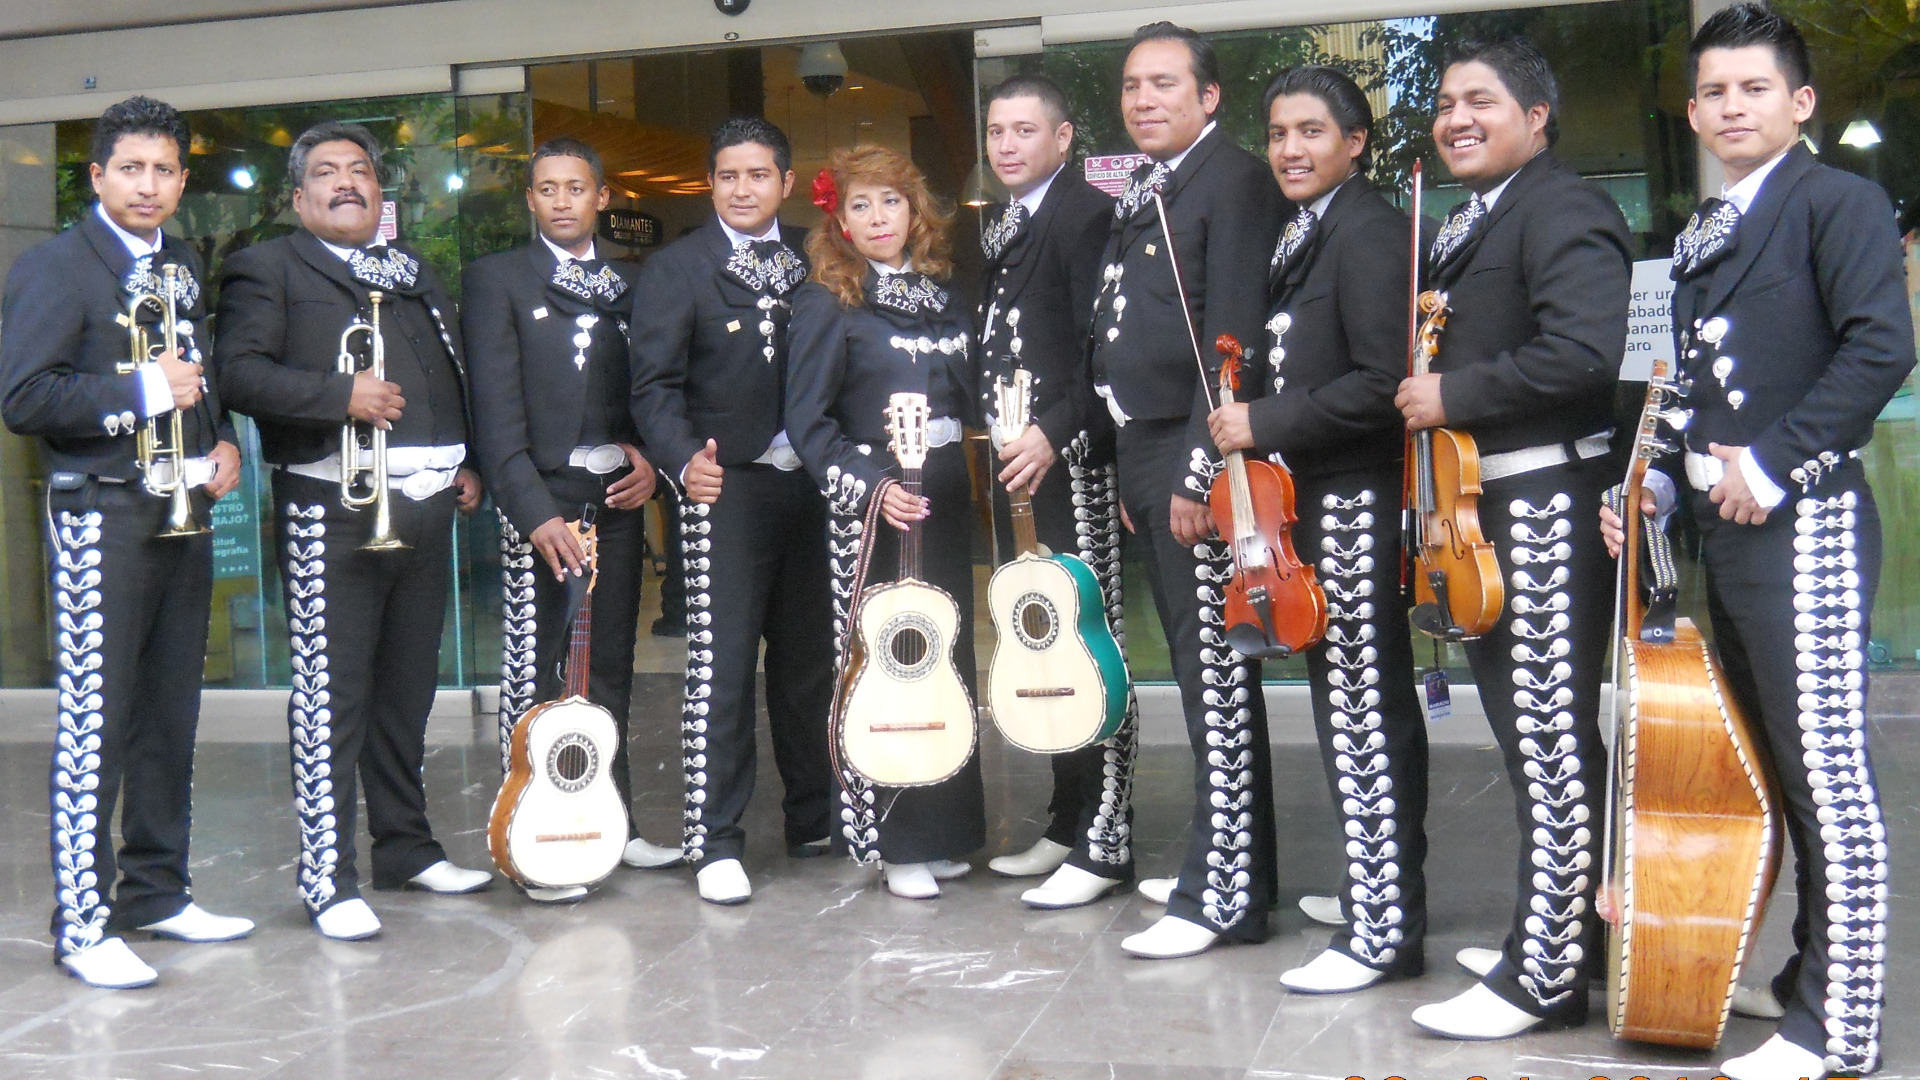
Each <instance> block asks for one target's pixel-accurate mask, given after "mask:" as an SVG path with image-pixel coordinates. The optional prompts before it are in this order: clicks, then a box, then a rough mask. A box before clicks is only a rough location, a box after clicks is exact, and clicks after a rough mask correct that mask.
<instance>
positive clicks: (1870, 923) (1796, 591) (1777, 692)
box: [1692, 461, 1892, 1075]
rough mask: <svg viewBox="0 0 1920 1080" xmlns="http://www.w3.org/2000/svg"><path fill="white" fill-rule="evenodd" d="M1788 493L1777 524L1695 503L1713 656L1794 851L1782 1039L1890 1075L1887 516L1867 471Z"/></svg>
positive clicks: (1842, 471) (1854, 470)
mask: <svg viewBox="0 0 1920 1080" xmlns="http://www.w3.org/2000/svg"><path fill="white" fill-rule="evenodd" d="M1799 488H1800V485H1798V484H1792V485H1790V486H1789V489H1788V494H1787V497H1786V499H1785V500H1783V501H1782V502H1781V503H1780V505H1779V506H1777V507H1775V508H1774V509H1773V511H1772V512H1771V513H1769V514H1768V516H1767V520H1766V522H1765V523H1764V524H1762V525H1758V526H1753V525H1736V524H1734V523H1733V522H1730V521H1723V520H1721V519H1720V517H1719V513H1718V511H1719V508H1718V507H1716V506H1714V505H1713V504H1712V503H1710V502H1708V501H1707V499H1706V498H1705V496H1704V495H1701V494H1699V493H1695V494H1694V495H1693V500H1692V501H1693V508H1694V520H1695V521H1696V522H1698V523H1699V526H1700V532H1701V536H1702V552H1703V554H1704V559H1705V562H1706V567H1707V586H1708V613H1709V615H1710V617H1711V619H1712V622H1713V640H1714V646H1715V648H1716V649H1717V651H1718V652H1719V656H1720V663H1721V667H1722V669H1723V670H1724V671H1725V673H1726V677H1727V683H1728V686H1729V688H1730V689H1731V691H1732V693H1733V696H1734V699H1735V700H1736V701H1738V702H1739V703H1740V706H1741V708H1742V709H1743V710H1745V712H1746V715H1747V718H1748V720H1749V721H1754V720H1757V721H1758V723H1759V725H1760V727H1761V728H1762V729H1764V731H1765V733H1766V741H1767V745H1768V749H1769V750H1770V751H1771V757H1772V767H1773V773H1774V776H1775V777H1776V778H1777V780H1778V783H1779V789H1778V790H1779V792H1780V796H1781V802H1782V807H1781V809H1782V813H1783V815H1784V817H1785V820H1786V828H1787V838H1788V839H1789V840H1790V841H1791V842H1792V845H1793V856H1794V885H1795V888H1796V891H1797V893H1798V897H1799V902H1798V905H1797V907H1796V909H1795V912H1794V920H1793V943H1794V946H1795V949H1796V950H1797V951H1796V952H1795V953H1794V955H1793V956H1791V957H1790V958H1789V959H1788V960H1787V963H1786V966H1785V967H1784V968H1783V969H1782V970H1781V971H1780V973H1779V974H1778V975H1776V976H1775V977H1774V980H1773V993H1774V996H1775V997H1776V998H1778V999H1779V1000H1780V1001H1781V1002H1782V1003H1784V1004H1785V1005H1786V1009H1787V1012H1786V1016H1785V1017H1783V1018H1782V1019H1781V1021H1780V1028H1779V1031H1780V1034H1781V1035H1782V1036H1784V1037H1785V1038H1786V1039H1787V1040H1788V1041H1790V1042H1792V1043H1794V1044H1795V1045H1797V1046H1800V1047H1803V1048H1804V1049H1806V1050H1809V1051H1811V1052H1813V1053H1815V1054H1819V1055H1821V1056H1822V1057H1823V1058H1825V1059H1826V1066H1827V1070H1828V1072H1829V1074H1832V1075H1840V1074H1845V1075H1861V1074H1863V1073H1865V1072H1870V1071H1872V1070H1873V1069H1874V1068H1876V1067H1877V1066H1878V1064H1879V1061H1880V1026H1881V1010H1882V1008H1883V1006H1884V1002H1885V996H1886V995H1885V991H1886V983H1885V972H1886V959H1887V948H1888V945H1887V938H1888V934H1887V905H1888V903H1889V902H1890V899H1891V888H1892V886H1891V885H1890V884H1889V881H1888V871H1887V826H1886V822H1885V818H1884V817H1883V815H1882V814H1881V809H1880V788H1879V783H1878V781H1877V780H1876V779H1875V776H1874V770H1873V762H1872V759H1871V757H1870V756H1869V754H1868V750H1867V725H1866V703H1867V661H1866V645H1867V639H1868V634H1869V629H1870V624H1871V617H1872V614H1873V597H1874V590H1875V588H1876V587H1877V586H1878V585H1879V581H1880V558H1881V550H1882V549H1881V536H1880V513H1879V510H1878V508H1877V507H1876V506H1875V505H1874V501H1873V491H1872V489H1870V488H1869V487H1868V486H1867V482H1866V475H1865V471H1864V470H1863V469H1862V468H1861V466H1860V464H1859V463H1858V462H1857V461H1855V462H1848V463H1846V464H1844V465H1843V466H1842V467H1841V468H1839V469H1838V470H1836V471H1835V472H1833V473H1831V474H1829V475H1828V476H1826V477H1825V478H1824V479H1822V480H1821V481H1820V482H1819V483H1817V484H1814V485H1811V487H1810V489H1809V490H1805V491H1801V490H1798V489H1799Z"/></svg>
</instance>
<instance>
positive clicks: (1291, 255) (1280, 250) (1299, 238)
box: [1267, 206, 1320, 284]
mask: <svg viewBox="0 0 1920 1080" xmlns="http://www.w3.org/2000/svg"><path fill="white" fill-rule="evenodd" d="M1319 226H1320V216H1319V215H1318V214H1315V213H1314V212H1313V211H1312V210H1309V209H1307V208H1306V207H1304V206H1303V207H1301V208H1300V212H1299V213H1298V214H1295V215H1294V216H1293V220H1292V221H1289V222H1287V227H1286V228H1284V229H1282V230H1280V239H1279V241H1278V242H1277V243H1275V244H1274V246H1273V258H1272V259H1271V260H1269V261H1268V262H1267V278H1268V280H1270V281H1272V282H1274V283H1276V284H1277V283H1279V282H1282V281H1285V280H1287V278H1288V277H1290V276H1291V275H1292V274H1293V271H1294V269H1295V268H1297V267H1298V266H1300V264H1301V263H1304V262H1305V261H1306V259H1307V254H1308V252H1310V251H1311V250H1312V249H1313V237H1314V234H1315V233H1316V232H1317V231H1318V230H1319Z"/></svg>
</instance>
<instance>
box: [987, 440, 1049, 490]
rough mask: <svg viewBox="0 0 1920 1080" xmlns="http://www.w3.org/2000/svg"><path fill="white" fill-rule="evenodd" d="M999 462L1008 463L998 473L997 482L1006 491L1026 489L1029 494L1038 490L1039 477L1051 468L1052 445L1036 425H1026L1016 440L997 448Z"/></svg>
mask: <svg viewBox="0 0 1920 1080" xmlns="http://www.w3.org/2000/svg"><path fill="white" fill-rule="evenodd" d="M1000 460H1001V461H1004V462H1006V463H1007V467H1006V468H1004V469H1001V470H1000V482H1001V483H1003V484H1005V485H1007V490H1008V491H1019V490H1020V489H1021V488H1022V487H1025V488H1026V489H1027V494H1029V495H1031V494H1033V493H1034V492H1036V491H1039V490H1040V480H1041V478H1043V477H1045V476H1046V475H1047V470H1048V469H1050V468H1052V467H1053V444H1052V443H1050V442H1048V441H1047V433H1046V432H1044V431H1041V430H1040V425H1039V424H1028V425H1027V430H1025V431H1023V432H1021V433H1020V436H1019V437H1018V438H1016V439H1014V440H1013V441H1012V442H1010V443H1008V444H1006V445H1005V446H1002V447H1001V448H1000Z"/></svg>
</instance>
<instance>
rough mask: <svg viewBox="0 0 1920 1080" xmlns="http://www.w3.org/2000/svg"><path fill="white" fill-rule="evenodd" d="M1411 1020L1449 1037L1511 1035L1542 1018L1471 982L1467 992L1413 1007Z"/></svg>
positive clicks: (1482, 985)
mask: <svg viewBox="0 0 1920 1080" xmlns="http://www.w3.org/2000/svg"><path fill="white" fill-rule="evenodd" d="M1413 1022H1414V1023H1416V1024H1418V1025H1420V1026H1421V1027H1423V1028H1426V1029H1427V1030H1428V1031H1431V1032H1433V1033H1434V1034H1435V1035H1444V1036H1446V1037H1447V1038H1449V1039H1469V1040H1483V1039H1511V1038H1513V1037H1514V1036H1515V1035H1518V1034H1520V1033H1522V1032H1525V1031H1530V1030H1532V1029H1533V1028H1535V1027H1538V1026H1539V1025H1540V1023H1541V1018H1540V1017H1538V1016H1535V1015H1533V1014H1532V1013H1530V1012H1526V1011H1524V1010H1522V1009H1520V1008H1519V1007H1518V1006H1515V1005H1513V1004H1511V1003H1510V1002H1508V1001H1507V1000H1506V999H1505V998H1503V997H1501V996H1500V995H1499V994H1496V993H1494V992H1493V991H1491V990H1489V989H1487V987H1486V985H1485V984H1484V983H1474V984H1473V985H1472V986H1471V987H1469V988H1468V989H1467V992H1466V993H1464V994H1460V995H1459V996H1457V997H1451V998H1448V999H1447V1000H1445V1001H1442V1002H1437V1003H1435V1004H1433V1005H1422V1006H1420V1007H1419V1008H1417V1009H1415V1010H1413Z"/></svg>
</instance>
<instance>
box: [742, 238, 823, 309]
mask: <svg viewBox="0 0 1920 1080" xmlns="http://www.w3.org/2000/svg"><path fill="white" fill-rule="evenodd" d="M727 273H729V274H732V275H733V277H734V278H735V279H736V280H738V281H739V282H740V283H741V284H742V285H745V286H746V287H747V288H749V289H752V290H753V291H754V292H757V293H767V294H769V295H771V296H776V297H778V296H785V295H786V294H788V293H790V292H792V291H793V289H794V286H796V285H798V284H800V283H801V282H802V281H805V280H806V278H807V264H806V263H803V262H801V261H800V256H798V255H795V254H794V253H793V249H792V248H790V247H788V246H787V245H785V244H783V243H781V242H780V241H778V240H752V241H749V242H747V243H744V244H739V245H736V246H735V247H734V249H733V255H732V256H731V257H729V258H728V259H727Z"/></svg>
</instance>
